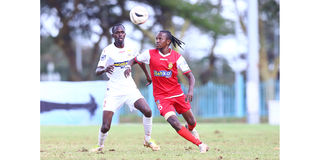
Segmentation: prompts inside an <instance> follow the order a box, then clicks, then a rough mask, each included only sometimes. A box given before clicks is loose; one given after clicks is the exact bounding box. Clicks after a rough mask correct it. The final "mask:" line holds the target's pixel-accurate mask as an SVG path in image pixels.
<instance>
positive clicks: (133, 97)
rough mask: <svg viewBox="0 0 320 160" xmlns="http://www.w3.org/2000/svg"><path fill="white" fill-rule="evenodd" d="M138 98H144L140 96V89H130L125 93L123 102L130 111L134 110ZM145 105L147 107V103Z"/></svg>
mask: <svg viewBox="0 0 320 160" xmlns="http://www.w3.org/2000/svg"><path fill="white" fill-rule="evenodd" d="M139 99H144V97H143V96H142V94H141V93H140V91H139V90H138V89H135V90H132V91H130V92H128V93H127V94H126V96H125V103H126V104H127V105H128V107H129V108H130V111H133V110H136V108H135V102H136V101H138V100H139ZM145 103H146V102H145ZM142 105H143V104H142ZM146 107H148V105H147V106H146ZM137 109H138V108H137Z"/></svg>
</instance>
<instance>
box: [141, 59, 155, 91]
mask: <svg viewBox="0 0 320 160" xmlns="http://www.w3.org/2000/svg"><path fill="white" fill-rule="evenodd" d="M139 66H140V67H141V69H142V70H143V72H144V75H146V78H147V81H148V83H147V84H146V86H148V85H150V84H151V83H152V79H151V77H150V75H149V73H148V71H147V68H146V65H145V64H144V63H141V64H139Z"/></svg>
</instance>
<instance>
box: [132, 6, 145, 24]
mask: <svg viewBox="0 0 320 160" xmlns="http://www.w3.org/2000/svg"><path fill="white" fill-rule="evenodd" d="M148 18H149V13H148V11H147V9H146V8H144V7H142V6H135V7H133V8H132V9H131V10H130V20H131V22H132V23H134V24H143V23H145V22H146V21H147V20H148Z"/></svg>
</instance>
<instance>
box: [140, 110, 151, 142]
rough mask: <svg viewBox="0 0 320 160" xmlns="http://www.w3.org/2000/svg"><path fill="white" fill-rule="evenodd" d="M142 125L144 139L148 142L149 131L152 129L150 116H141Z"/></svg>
mask: <svg viewBox="0 0 320 160" xmlns="http://www.w3.org/2000/svg"><path fill="white" fill-rule="evenodd" d="M142 122H143V127H144V139H145V141H147V142H149V141H150V139H151V131H152V117H150V118H148V117H145V116H143V118H142Z"/></svg>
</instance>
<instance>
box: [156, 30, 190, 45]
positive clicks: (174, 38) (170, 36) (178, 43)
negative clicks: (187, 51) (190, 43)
mask: <svg viewBox="0 0 320 160" xmlns="http://www.w3.org/2000/svg"><path fill="white" fill-rule="evenodd" d="M160 32H163V33H166V34H167V38H168V39H170V40H171V42H172V44H173V46H174V47H176V45H178V46H179V47H180V48H181V49H183V48H182V47H181V44H182V43H183V44H185V43H184V42H182V41H181V40H179V39H178V38H176V37H175V36H173V35H172V34H171V32H170V31H168V30H162V31H160Z"/></svg>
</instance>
